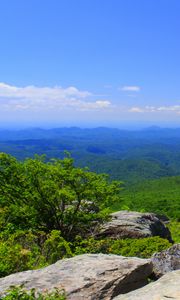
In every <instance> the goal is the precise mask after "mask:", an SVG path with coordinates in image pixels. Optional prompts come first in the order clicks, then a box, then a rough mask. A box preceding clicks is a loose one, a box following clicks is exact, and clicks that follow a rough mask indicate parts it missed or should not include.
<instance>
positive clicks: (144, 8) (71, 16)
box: [0, 0, 180, 126]
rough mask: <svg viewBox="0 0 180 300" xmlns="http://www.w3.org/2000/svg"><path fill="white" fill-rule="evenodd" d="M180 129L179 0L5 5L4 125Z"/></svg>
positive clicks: (1, 3)
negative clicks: (169, 127)
mask: <svg viewBox="0 0 180 300" xmlns="http://www.w3.org/2000/svg"><path fill="white" fill-rule="evenodd" d="M129 123H132V124H133V123H134V124H135V123H139V124H145V123H147V124H157V125H161V124H169V126H173V125H175V126H179V125H180V1H179V0H149V1H147V0H26V1H25V0H0V124H1V125H2V126H3V124H11V125H13V126H15V124H21V125H22V124H23V126H29V125H40V126H41V125H42V126H45V125H47V126H50V125H59V126H61V125H68V126H70V125H82V126H85V125H88V126H94V125H103V126H104V125H105V126H108V125H109V126H123V124H129Z"/></svg>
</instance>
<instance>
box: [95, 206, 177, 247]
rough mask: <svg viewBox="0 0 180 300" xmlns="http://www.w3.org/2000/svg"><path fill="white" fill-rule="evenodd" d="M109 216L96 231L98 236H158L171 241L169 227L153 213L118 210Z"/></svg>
mask: <svg viewBox="0 0 180 300" xmlns="http://www.w3.org/2000/svg"><path fill="white" fill-rule="evenodd" d="M111 217H112V219H111V220H110V221H109V222H107V223H105V224H104V225H102V227H101V228H100V230H99V231H98V233H97V236H98V237H111V238H116V239H118V238H145V237H151V236H160V237H162V238H166V239H168V240H169V241H170V242H172V238H171V233H170V231H169V229H168V228H167V227H166V226H165V225H164V224H163V223H162V222H161V221H160V220H159V219H158V218H157V216H156V215H155V214H153V213H139V212H135V211H118V212H115V213H112V214H111Z"/></svg>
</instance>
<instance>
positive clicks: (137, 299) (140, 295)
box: [113, 270, 180, 300]
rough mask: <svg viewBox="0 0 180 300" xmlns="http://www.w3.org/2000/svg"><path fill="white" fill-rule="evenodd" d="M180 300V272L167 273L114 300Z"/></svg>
mask: <svg viewBox="0 0 180 300" xmlns="http://www.w3.org/2000/svg"><path fill="white" fill-rule="evenodd" d="M168 299H174V300H180V270H178V271H173V272H170V273H167V274H166V275H164V276H163V277H161V278H160V279H159V280H157V281H155V282H152V283H150V284H148V285H146V286H145V287H143V288H140V289H138V290H136V291H133V292H130V293H127V294H125V295H119V296H117V297H115V298H114V299H113V300H168Z"/></svg>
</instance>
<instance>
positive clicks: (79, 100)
mask: <svg viewBox="0 0 180 300" xmlns="http://www.w3.org/2000/svg"><path fill="white" fill-rule="evenodd" d="M91 96H93V95H92V94H91V93H90V92H88V91H80V90H78V89H77V88H76V87H67V88H62V87H60V86H55V87H37V86H25V87H16V86H12V85H8V84H5V83H0V109H1V110H5V111H9V110H12V111H22V110H23V111H24V110H30V111H36V112H38V111H48V110H55V111H57V110H62V109H69V108H72V109H76V110H101V109H107V108H109V107H110V106H111V102H110V101H108V100H97V101H94V100H93V101H92V100H91V99H90V98H91Z"/></svg>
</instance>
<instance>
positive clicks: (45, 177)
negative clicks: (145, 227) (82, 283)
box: [0, 128, 180, 300]
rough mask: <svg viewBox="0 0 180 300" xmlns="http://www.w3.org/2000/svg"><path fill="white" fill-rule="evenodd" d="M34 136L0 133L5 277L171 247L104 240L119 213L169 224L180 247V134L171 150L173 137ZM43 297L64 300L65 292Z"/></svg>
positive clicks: (153, 241)
mask: <svg viewBox="0 0 180 300" xmlns="http://www.w3.org/2000/svg"><path fill="white" fill-rule="evenodd" d="M156 130H157V129H156ZM102 133H103V134H102ZM3 134H4V135H3ZM48 134H49V136H48ZM31 135H32V139H29V138H27V137H29V136H30V133H29V132H27V131H26V130H25V131H24V132H16V133H14V135H12V136H11V132H9V133H8V132H6V134H5V133H4V131H3V132H0V151H1V153H0V182H1V185H0V277H4V276H7V275H9V274H12V273H15V272H19V271H24V270H28V269H38V268H41V267H44V266H47V265H49V264H52V263H55V262H56V261H57V260H59V259H63V258H68V257H72V256H75V255H78V254H84V253H105V254H110V253H111V254H118V255H123V256H137V257H142V258H149V257H151V255H152V254H153V253H155V252H159V251H161V250H163V249H167V248H169V247H170V246H171V243H170V242H169V241H168V240H166V239H162V238H160V237H158V236H155V237H149V238H141V239H130V238H129V239H128V238H124V239H116V240H115V239H111V238H100V237H99V238H98V237H97V236H96V234H95V233H96V231H97V230H98V228H99V226H100V225H101V224H103V223H104V222H106V221H108V220H110V217H109V215H110V213H111V212H115V211H118V210H129V211H139V212H149V213H150V212H152V213H155V214H157V215H158V216H159V217H161V218H166V219H168V220H169V221H168V227H169V229H170V231H171V234H172V238H173V241H174V242H180V234H179V232H180V222H179V221H180V201H179V199H180V189H179V185H180V176H179V174H180V168H179V161H178V159H179V157H180V149H179V144H178V141H179V138H180V137H179V136H178V135H179V131H178V132H177V131H176V132H174V136H173V137H172V132H171V136H170V140H169V141H168V139H167V140H166V143H165V137H164V135H166V137H167V132H165V133H164V132H161V130H160V131H158V132H157V133H156V134H155V133H154V129H153V133H152V131H151V130H150V131H148V132H145V133H144V132H141V131H140V132H130V133H127V132H122V131H117V130H107V129H103V128H101V129H99V130H96V131H94V130H84V131H83V130H80V129H77V128H71V129H69V130H68V129H64V130H63V129H61V130H60V129H59V130H53V131H51V132H50V133H49V131H39V130H37V129H36V130H33V131H32V132H31ZM57 136H58V138H57ZM55 138H57V140H55ZM95 140H96V143H95V142H94V141H95ZM157 140H158V142H157ZM172 141H174V149H173V147H172V146H171V145H170V143H171V142H172ZM65 150H67V151H68V152H67V151H65ZM33 293H34V291H33V290H32V291H31V295H30V294H27V293H26V292H25V291H23V290H21V289H18V288H15V289H13V290H12V291H10V292H9V294H8V295H7V296H6V297H9V298H7V300H13V299H17V298H18V297H19V296H18V295H20V294H21V298H20V299H25V300H26V299H27V300H31V299H34V296H33ZM30 297H31V298H30ZM38 297H39V298H37V299H39V300H41V299H47V300H48V299H49V300H51V299H55V300H63V299H65V295H64V294H63V293H62V292H61V291H60V292H59V291H53V293H51V294H49V295H46V298H43V297H45V296H42V295H40V294H39V296H38ZM5 299H6V298H5Z"/></svg>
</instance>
